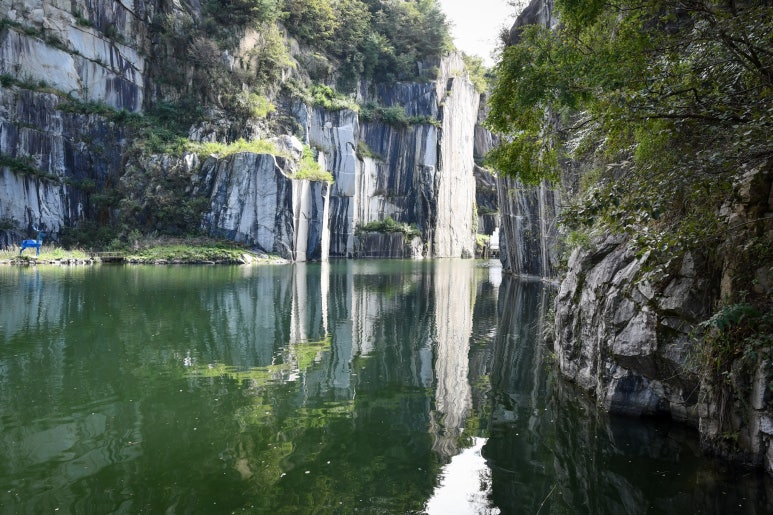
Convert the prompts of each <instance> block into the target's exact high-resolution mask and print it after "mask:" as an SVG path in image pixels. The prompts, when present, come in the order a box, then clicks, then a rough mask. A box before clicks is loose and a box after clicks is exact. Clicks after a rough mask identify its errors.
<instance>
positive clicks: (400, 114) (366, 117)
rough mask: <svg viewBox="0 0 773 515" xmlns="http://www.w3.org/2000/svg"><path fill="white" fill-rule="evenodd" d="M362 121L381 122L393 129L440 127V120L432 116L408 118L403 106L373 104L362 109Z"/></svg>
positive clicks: (368, 104)
mask: <svg viewBox="0 0 773 515" xmlns="http://www.w3.org/2000/svg"><path fill="white" fill-rule="evenodd" d="M360 119H361V120H363V121H366V122H379V123H384V124H387V125H391V126H392V127H398V128H403V127H408V126H409V125H434V126H435V127H440V120H437V119H435V118H432V117H430V116H408V115H407V114H406V113H405V108H404V107H402V106H390V107H383V106H380V105H377V104H375V103H373V102H368V103H367V104H365V105H363V106H362V107H360Z"/></svg>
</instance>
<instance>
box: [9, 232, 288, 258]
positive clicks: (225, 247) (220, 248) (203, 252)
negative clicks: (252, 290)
mask: <svg viewBox="0 0 773 515" xmlns="http://www.w3.org/2000/svg"><path fill="white" fill-rule="evenodd" d="M101 250H105V251H107V252H111V253H116V254H119V255H122V256H123V257H124V259H125V260H126V262H128V263H138V264H183V263H185V264H212V263H216V264H255V263H282V262H284V260H283V259H281V258H280V257H278V256H275V255H266V254H263V253H256V252H254V251H252V250H250V249H248V248H246V247H244V246H242V245H239V244H237V243H234V242H230V241H222V240H213V239H209V238H195V239H172V238H153V239H146V240H142V241H137V242H136V246H132V248H113V249H101ZM92 254H94V255H97V257H96V258H94V259H93V262H96V263H98V262H100V260H99V258H98V251H97V250H96V249H95V251H94V252H91V251H86V250H83V249H75V250H66V249H63V248H61V247H55V246H53V245H43V247H42V248H41V251H40V256H35V250H34V249H26V250H25V251H24V254H22V256H21V257H20V256H19V248H18V247H15V248H12V249H8V250H0V263H5V264H25V263H26V264H32V263H39V264H57V263H59V264H61V263H78V262H82V263H83V262H92Z"/></svg>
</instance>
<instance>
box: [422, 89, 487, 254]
mask: <svg viewBox="0 0 773 515" xmlns="http://www.w3.org/2000/svg"><path fill="white" fill-rule="evenodd" d="M479 103H480V94H479V93H478V92H477V91H476V90H475V87H474V86H473V85H472V83H471V82H470V81H469V80H468V79H466V78H460V77H454V78H451V79H449V80H448V82H447V88H446V94H445V100H444V106H443V109H442V120H443V122H442V123H443V125H442V130H441V134H440V138H439V148H440V155H439V166H438V173H437V174H436V176H435V184H436V193H437V223H436V226H435V234H434V239H433V242H432V246H433V249H432V251H433V254H434V255H435V256H436V257H460V256H461V257H467V258H469V257H473V255H474V249H475V242H474V238H475V231H474V230H473V218H474V217H476V216H477V213H475V212H474V204H475V177H474V175H473V169H474V166H475V163H474V160H473V149H474V146H475V124H476V121H477V118H478V106H479Z"/></svg>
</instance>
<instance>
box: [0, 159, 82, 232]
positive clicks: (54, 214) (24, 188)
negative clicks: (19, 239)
mask: <svg viewBox="0 0 773 515" xmlns="http://www.w3.org/2000/svg"><path fill="white" fill-rule="evenodd" d="M0 191H2V192H3V202H2V203H1V204H0V217H1V218H6V217H7V218H14V219H15V220H16V221H17V222H20V224H21V226H22V227H31V226H32V225H33V224H38V225H40V226H41V227H45V229H46V232H47V233H57V232H59V230H60V229H61V228H62V227H63V226H64V225H65V222H66V214H67V213H68V209H67V204H68V201H67V197H68V191H67V187H66V186H63V185H60V184H58V183H55V182H53V181H41V180H38V179H36V178H34V177H30V176H25V175H20V174H16V173H14V172H12V171H11V170H9V169H8V168H0ZM30 236H33V235H30ZM44 241H45V239H44Z"/></svg>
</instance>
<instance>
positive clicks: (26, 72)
mask: <svg viewBox="0 0 773 515" xmlns="http://www.w3.org/2000/svg"><path fill="white" fill-rule="evenodd" d="M116 4H117V5H118V9H116V10H115V12H109V13H98V12H96V11H95V12H94V13H93V14H94V15H95V16H99V15H100V14H101V15H102V16H106V17H107V18H106V19H101V18H95V19H96V20H97V22H101V23H105V24H106V25H108V24H109V25H110V27H111V28H112V30H113V31H118V30H119V29H118V28H117V27H116V26H115V25H113V23H115V22H118V23H119V25H120V21H124V22H125V20H126V19H127V18H132V19H133V18H134V16H133V13H131V11H128V10H127V9H126V8H125V7H124V6H122V5H121V4H120V3H116ZM38 5H39V7H35V6H34V5H29V4H28V3H24V2H22V3H17V2H4V3H2V4H0V15H4V16H6V17H8V18H10V19H12V20H15V21H17V22H18V23H20V24H21V25H23V26H27V27H31V28H32V29H33V32H34V31H40V35H30V34H28V33H26V32H24V31H23V30H21V29H18V28H16V27H9V28H8V29H7V30H6V31H5V33H4V36H3V37H2V40H0V73H5V74H9V75H11V76H13V77H15V78H16V79H18V80H20V81H32V82H34V83H45V84H46V85H47V86H49V87H53V88H55V89H57V90H60V91H62V92H64V93H67V94H70V95H72V96H74V97H76V98H79V99H82V100H89V101H98V102H104V103H105V104H107V105H109V106H111V107H115V108H116V109H126V110H127V111H132V112H136V111H139V110H140V109H141V108H142V101H143V87H144V77H143V73H144V70H145V60H144V58H143V57H141V56H140V54H139V53H138V52H137V51H136V50H135V49H133V48H131V47H129V46H127V45H124V44H122V43H119V42H117V41H114V40H110V39H107V38H106V37H105V36H104V35H103V32H101V31H99V30H97V29H96V28H94V27H90V26H84V25H80V24H78V22H77V20H76V18H75V17H74V15H73V14H71V13H70V12H69V8H70V3H69V2H68V3H67V5H66V6H57V5H56V2H39V4H38ZM65 7H66V8H65ZM81 12H82V13H83V15H88V14H89V10H88V9H87V6H86V5H85V4H84V5H83V6H81ZM124 25H127V26H125V27H121V28H123V29H124V30H126V29H129V30H131V29H134V28H137V27H139V25H138V24H137V23H136V22H134V23H129V24H126V23H124ZM129 34H130V35H131V36H132V37H134V38H136V37H137V36H142V34H144V30H138V31H137V32H134V33H131V32H130V33H129ZM44 35H45V37H46V38H47V40H46V41H44V40H43V37H44Z"/></svg>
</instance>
